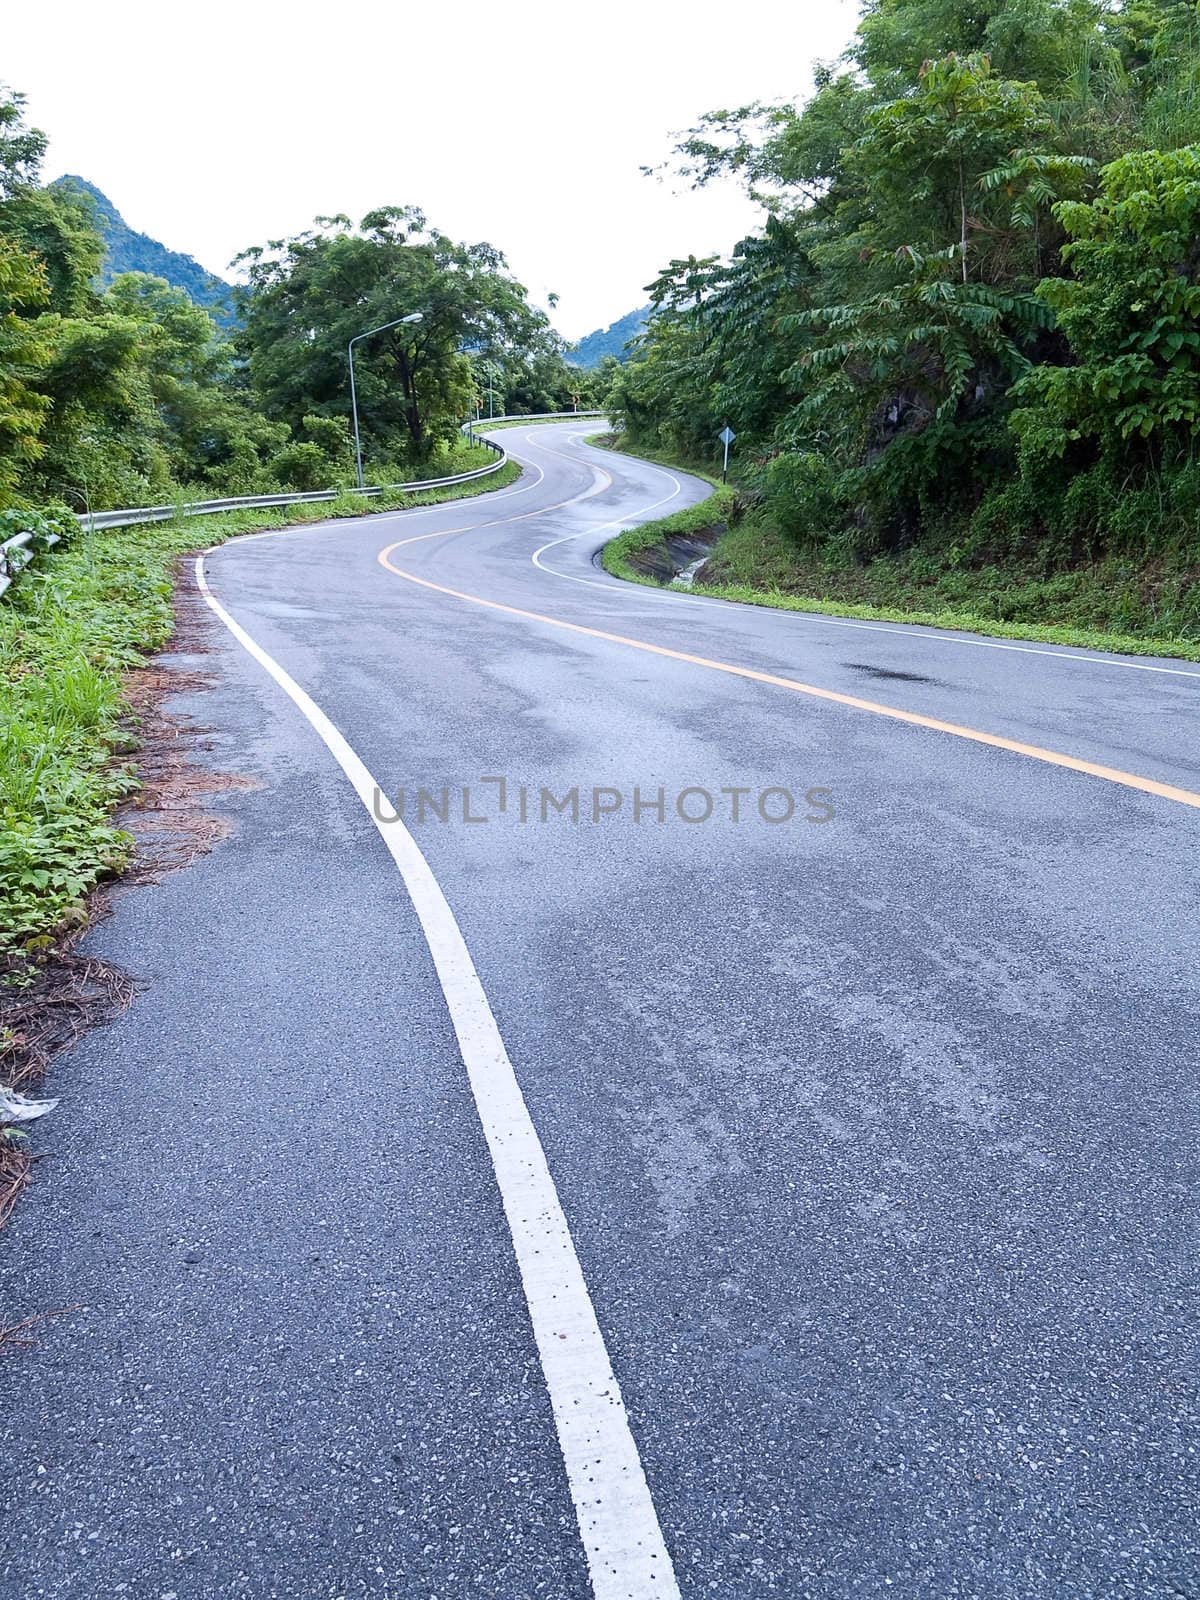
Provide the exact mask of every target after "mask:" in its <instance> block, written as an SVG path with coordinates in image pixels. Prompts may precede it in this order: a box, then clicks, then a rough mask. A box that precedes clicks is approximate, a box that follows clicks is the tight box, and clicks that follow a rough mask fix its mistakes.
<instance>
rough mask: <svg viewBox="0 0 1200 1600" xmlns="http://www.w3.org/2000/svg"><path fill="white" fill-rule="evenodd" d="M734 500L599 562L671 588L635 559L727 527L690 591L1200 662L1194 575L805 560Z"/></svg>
mask: <svg viewBox="0 0 1200 1600" xmlns="http://www.w3.org/2000/svg"><path fill="white" fill-rule="evenodd" d="M607 440H608V436H606V435H601V434H597V435H593V436H592V438H591V439H590V440H589V441H588V442H589V443H594V444H599V445H602V446H606V447H608V448H612V446H611V445H609V444H608V442H607ZM622 449H623V450H625V451H626V453H628V454H631V455H636V456H639V457H641V458H643V459H645V460H647V461H658V462H661V463H662V464H664V465H671V466H675V467H679V468H681V469H682V470H684V471H687V472H690V473H692V474H693V475H694V476H700V477H706V478H708V481H709V482H710V483H714V484H716V480H715V479H714V478H712V477H711V476H710V475H709V474H708V473H706V472H704V471H702V470H700V469H698V468H697V467H695V466H694V465H690V464H688V463H685V462H679V461H671V460H669V459H668V458H666V457H664V456H662V455H660V454H658V453H656V452H651V451H643V450H628V447H627V446H622ZM735 505H736V493H735V491H734V490H733V489H732V488H723V487H722V486H721V485H720V484H716V489H715V492H714V493H713V494H712V495H711V496H710V497H709V498H708V499H707V500H704V501H702V502H701V503H700V504H699V505H696V506H691V507H689V508H688V509H687V510H686V511H682V512H676V513H675V515H674V516H671V517H665V518H662V519H661V520H660V521H657V522H647V523H643V524H642V526H641V527H639V528H631V529H629V530H628V531H627V532H625V533H622V534H620V535H619V536H618V537H617V538H616V539H613V540H612V541H611V542H610V543H609V544H607V545H606V546H605V547H604V551H603V553H602V557H601V559H602V561H603V564H604V567H605V569H606V571H608V572H611V573H612V574H613V575H614V576H615V577H618V578H624V579H626V580H627V581H629V582H631V583H642V584H648V585H650V586H652V587H656V588H664V587H667V586H666V585H664V584H661V583H660V582H659V581H658V580H657V579H656V578H654V577H650V576H648V575H647V574H645V573H642V572H639V571H637V570H636V569H635V568H634V567H632V566H631V565H630V562H629V558H630V556H632V555H636V554H637V552H639V551H642V550H648V549H651V548H653V547H654V546H655V545H657V544H660V543H661V542H662V541H663V540H664V539H666V538H667V537H669V536H670V535H671V534H687V533H692V534H694V533H700V532H703V531H705V530H706V529H710V528H714V527H721V528H722V533H721V537H720V540H719V542H718V543H717V545H716V547H715V549H714V552H713V556H712V558H711V559H710V561H709V564H708V566H707V568H706V569H705V582H704V583H695V584H693V586H692V589H691V590H690V591H689V592H690V593H693V594H703V595H706V596H709V597H711V598H713V599H716V600H734V601H738V602H740V603H741V604H743V605H754V606H770V607H773V608H775V609H777V610H781V611H808V612H813V613H816V614H817V615H821V616H832V617H852V618H855V619H858V620H861V621H869V622H899V623H910V624H915V625H918V626H921V627H927V628H944V629H947V630H948V631H952V632H965V633H981V634H988V635H991V636H992V637H993V638H999V639H1027V640H1030V641H1032V642H1034V643H1040V644H1060V645H1068V646H1072V647H1075V648H1078V649H1084V650H1103V651H1106V652H1109V653H1112V654H1116V655H1140V656H1165V657H1169V658H1173V659H1177V660H1183V661H1200V637H1198V636H1197V635H1196V631H1195V630H1196V623H1195V620H1194V612H1193V609H1192V607H1193V605H1194V600H1189V596H1194V595H1195V593H1196V589H1197V581H1198V580H1197V576H1196V574H1194V573H1190V572H1187V571H1182V570H1181V571H1179V572H1173V571H1167V572H1155V571H1153V570H1152V569H1151V566H1150V565H1149V564H1147V565H1146V566H1143V567H1137V566H1135V565H1134V564H1132V563H1131V562H1130V561H1129V560H1128V559H1124V560H1118V559H1116V558H1113V559H1111V560H1109V561H1106V562H1101V563H1096V564H1094V565H1093V566H1091V567H1083V568H1079V569H1076V570H1075V571H1072V572H1063V573H1058V574H1054V575H1052V576H1050V577H1046V576H1045V575H1042V574H1037V573H1033V572H1022V571H1016V570H1008V569H1003V570H1002V569H999V568H995V567H991V568H988V567H985V568H981V569H979V570H976V571H971V570H963V569H961V568H957V567H954V566H952V565H950V564H949V563H948V562H946V561H945V559H944V558H943V559H941V560H939V559H938V558H936V557H933V556H930V555H928V554H923V553H921V552H919V551H914V552H910V553H909V555H908V556H907V557H905V558H900V559H895V560H887V561H875V562H872V563H870V564H869V565H868V566H865V567H837V566H830V565H824V564H821V563H819V562H817V561H815V560H814V561H811V562H805V561H803V560H802V559H801V557H800V556H799V555H798V553H797V552H796V550H795V548H794V546H792V545H791V544H790V542H789V541H788V540H787V539H786V538H785V537H784V536H783V535H782V534H780V533H779V531H778V530H777V529H775V528H773V527H771V525H770V524H769V523H768V522H766V521H765V519H764V518H763V516H762V514H761V513H758V514H752V515H749V516H745V517H742V518H741V519H737V520H735V519H734V518H733V517H732V515H731V513H732V512H733V510H734V508H735Z"/></svg>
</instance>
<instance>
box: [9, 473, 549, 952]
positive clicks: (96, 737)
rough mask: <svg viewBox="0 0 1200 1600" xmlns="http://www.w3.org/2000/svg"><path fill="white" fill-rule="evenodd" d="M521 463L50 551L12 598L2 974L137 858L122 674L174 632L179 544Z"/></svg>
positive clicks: (480, 484) (420, 497) (500, 479)
mask: <svg viewBox="0 0 1200 1600" xmlns="http://www.w3.org/2000/svg"><path fill="white" fill-rule="evenodd" d="M519 475H520V469H519V468H518V467H517V466H516V465H515V463H512V462H509V463H507V464H506V465H505V466H504V467H503V468H502V469H501V470H500V471H499V472H496V473H493V474H492V475H491V476H489V477H487V478H482V479H478V480H476V481H475V482H473V483H470V484H463V485H458V486H455V487H451V488H444V489H430V490H421V491H417V492H414V493H411V494H396V493H392V494H384V495H380V496H378V497H377V498H375V499H372V500H369V501H366V502H364V501H363V500H362V499H360V498H359V497H358V496H356V495H349V494H347V495H342V496H340V497H339V498H338V499H337V500H334V501H332V502H324V503H318V504H315V505H314V504H307V505H295V506H284V507H276V508H273V509H270V510H261V511H252V510H247V511H237V512H225V513H221V514H219V515H215V516H203V517H182V516H180V517H176V518H174V519H173V520H171V521H169V522H158V523H148V524H143V525H141V526H139V527H132V528H114V529H111V530H108V531H98V532H95V533H92V534H89V535H84V534H77V535H76V536H75V537H73V538H72V539H71V541H70V543H69V544H67V545H65V546H59V547H57V548H56V549H55V550H54V551H52V552H50V553H48V554H45V555H42V556H39V558H38V561H37V564H36V565H35V566H34V567H32V568H30V570H29V571H28V572H26V573H25V574H24V576H23V577H22V578H21V579H20V581H19V582H18V583H17V584H16V585H15V586H14V587H13V589H12V590H11V591H10V592H9V593H8V594H7V595H6V596H5V597H4V599H3V601H0V976H3V977H6V978H7V980H8V982H9V983H12V982H20V981H22V979H24V978H27V977H28V976H29V975H30V974H31V972H32V970H33V968H34V967H35V965H36V963H37V961H38V960H39V959H40V958H41V957H42V956H43V955H44V954H45V952H47V951H49V950H50V949H51V948H52V947H53V945H54V944H55V942H56V940H57V938H58V937H59V935H60V934H61V933H62V932H63V931H64V930H65V929H68V928H70V927H71V926H72V925H73V924H78V923H79V922H80V921H82V920H83V918H84V916H85V914H86V913H85V899H86V896H87V894H88V892H89V891H90V890H91V889H92V888H93V887H94V886H95V885H96V883H97V882H98V881H99V880H100V879H101V878H103V877H104V876H106V875H107V874H110V873H112V872H115V871H117V870H118V869H119V868H120V867H121V866H122V865H123V864H124V862H125V861H126V859H127V858H128V854H129V849H130V845H131V841H130V839H129V838H128V836H127V835H126V834H124V833H122V832H121V831H120V830H119V829H117V828H115V827H114V826H113V825H112V821H111V817H112V812H113V810H114V808H115V807H116V805H117V804H118V803H119V802H120V801H121V800H122V799H123V798H124V797H125V796H126V795H128V794H129V793H130V792H131V791H132V790H133V789H134V788H136V786H137V775H136V769H135V767H134V765H133V763H132V762H131V760H130V759H129V758H130V756H131V755H132V754H133V752H134V750H135V749H136V742H135V736H134V731H133V730H131V728H130V725H129V714H128V707H127V705H126V703H125V700H124V697H123V692H122V677H123V675H124V674H125V673H126V672H128V671H129V670H130V669H131V668H133V667H135V666H137V665H138V664H139V663H140V662H141V661H142V659H143V658H144V657H145V655H146V654H148V653H149V652H152V651H154V650H157V649H160V648H161V647H162V646H163V645H164V644H165V643H166V642H167V640H168V639H169V638H170V635H171V628H172V606H171V596H172V589H173V568H174V563H175V559H176V557H178V556H179V555H181V554H183V553H184V552H186V551H189V550H195V549H197V548H198V547H201V546H204V545H210V544H219V543H222V542H223V541H224V540H226V539H231V538H234V537H236V536H237V535H238V534H240V533H251V532H259V531H262V530H265V529H270V528H282V527H288V526H291V525H293V524H298V523H306V522H317V521H323V520H325V519H327V518H330V517H350V516H354V517H361V516H363V515H364V514H369V513H371V512H376V511H395V510H401V509H406V508H408V507H409V506H419V505H435V504H437V503H439V502H440V501H443V500H456V499H462V498H466V497H469V496H473V495H477V494H483V493H486V492H488V491H490V490H493V489H499V488H502V487H503V486H504V485H505V484H508V483H511V482H512V481H513V480H514V479H515V478H517V477H518V476H519Z"/></svg>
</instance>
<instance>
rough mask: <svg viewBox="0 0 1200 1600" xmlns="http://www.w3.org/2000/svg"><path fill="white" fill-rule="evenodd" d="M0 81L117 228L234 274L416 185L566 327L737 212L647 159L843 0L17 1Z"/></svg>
mask: <svg viewBox="0 0 1200 1600" xmlns="http://www.w3.org/2000/svg"><path fill="white" fill-rule="evenodd" d="M5 11H6V13H7V14H6V16H5V18H4V24H3V34H2V38H0V79H2V80H3V81H5V82H7V83H8V84H10V85H11V86H12V87H13V88H15V89H19V90H21V91H23V92H24V93H25V94H26V96H27V97H28V108H27V109H28V114H29V119H30V121H31V122H32V123H33V124H34V126H36V127H40V128H43V129H44V130H45V131H46V132H47V133H48V134H49V135H50V150H49V154H48V157H47V162H46V169H45V176H46V178H47V179H50V178H54V177H57V176H58V175H59V174H60V173H63V172H76V173H78V174H79V175H80V176H81V177H84V178H87V179H89V180H90V181H91V182H92V183H94V184H96V185H97V186H98V187H99V188H100V189H102V190H103V191H104V192H105V194H107V195H108V196H109V198H110V199H111V200H112V201H113V203H114V204H115V205H116V207H117V209H118V210H119V211H120V212H121V213H122V214H123V215H124V217H125V219H126V221H127V222H129V223H130V225H131V226H132V227H134V228H139V229H141V230H142V231H143V232H146V233H149V234H151V235H152V236H153V237H154V238H156V239H160V240H162V242H163V243H164V244H166V245H167V246H169V247H170V248H171V249H174V250H183V251H186V252H187V253H188V254H189V255H193V256H195V257H196V259H197V260H198V261H200V262H201V263H202V264H203V265H204V266H206V267H207V268H208V269H209V270H210V271H213V272H217V273H220V274H221V275H222V276H226V277H228V276H231V274H230V273H229V269H228V263H229V261H230V259H231V258H232V257H233V256H234V255H235V254H236V253H237V252H238V251H239V250H241V249H243V248H244V247H245V246H247V245H252V244H260V243H263V242H264V241H265V240H267V239H268V238H277V237H279V236H281V235H285V234H288V233H293V232H297V231H298V230H300V229H301V228H304V227H306V226H307V225H308V224H309V223H310V222H311V221H312V218H313V217H314V216H316V215H318V214H328V213H331V212H343V211H344V212H347V213H348V214H349V215H350V216H351V217H352V218H353V219H354V220H355V221H357V220H358V219H359V218H360V217H361V216H362V215H363V214H364V213H365V212H367V211H369V210H371V209H372V208H373V207H374V206H377V205H387V204H398V205H418V206H420V207H421V208H422V209H423V210H424V211H425V213H426V215H427V216H428V217H429V219H430V221H431V222H433V223H434V224H435V225H436V226H438V227H440V228H442V229H443V230H444V231H445V232H446V233H449V234H451V235H452V236H454V237H455V238H460V239H463V240H466V241H467V242H471V243H473V242H475V241H477V240H480V239H486V240H488V241H489V242H490V243H491V244H494V245H496V246H497V247H498V248H499V249H501V250H502V251H504V253H505V255H506V256H507V257H508V260H509V265H510V267H511V268H512V270H513V272H514V273H515V275H516V276H517V277H518V278H520V279H521V281H522V282H524V283H526V284H527V285H528V286H529V288H530V291H531V293H532V295H533V297H534V299H535V300H537V301H538V302H539V303H542V304H544V303H545V297H546V294H547V293H548V292H549V291H551V290H553V291H557V293H558V294H559V295H560V296H561V301H560V304H559V307H558V310H557V312H556V313H554V314H553V317H554V321H555V323H556V325H557V326H558V327H559V329H560V330H561V331H562V332H563V333H564V334H565V335H566V336H567V337H568V338H579V337H580V336H581V335H583V334H584V333H587V332H589V331H590V330H591V329H592V328H595V327H600V326H606V325H607V324H608V323H610V322H612V321H614V320H615V319H616V318H617V317H619V316H623V315H624V313H625V312H626V311H630V310H632V309H633V308H634V307H635V306H638V305H641V304H642V303H643V302H644V299H645V295H644V292H643V286H644V285H645V284H647V283H649V282H650V280H651V279H652V278H653V277H654V276H655V275H656V274H657V272H658V270H659V268H660V267H661V266H664V265H665V264H666V262H667V261H668V260H670V258H671V257H672V256H677V255H687V254H688V253H689V252H691V251H695V252H696V254H697V255H705V254H709V253H711V252H714V251H721V252H725V251H727V250H729V249H730V248H731V247H732V245H733V244H734V243H735V242H736V240H737V239H738V238H739V237H740V236H741V235H742V234H743V233H745V232H746V231H747V230H748V229H749V228H750V227H751V226H753V225H754V223H755V221H756V220H757V219H756V216H755V212H754V209H753V208H752V207H751V206H750V204H749V202H748V201H746V200H745V199H744V198H743V197H742V196H741V194H740V193H739V192H738V191H737V190H736V189H734V188H733V187H732V186H729V185H724V184H722V185H721V186H719V187H718V188H717V189H711V190H706V191H703V192H700V193H689V192H686V191H683V192H680V190H679V186H678V185H677V184H671V183H668V184H661V183H659V182H658V181H656V180H655V179H652V178H646V177H643V176H642V175H641V173H640V171H639V167H640V166H642V165H643V164H645V165H653V164H655V163H657V162H659V161H661V160H662V159H664V158H665V157H666V156H667V154H668V153H669V150H670V146H671V142H672V140H671V135H672V134H673V133H675V132H678V131H681V130H683V129H685V128H688V127H690V126H691V125H692V124H693V123H694V122H695V120H696V119H697V118H698V117H699V116H700V114H701V113H702V112H704V111H708V110H712V109H714V108H716V107H718V106H723V107H729V106H735V105H739V104H742V103H744V102H745V101H748V100H754V99H764V100H769V99H777V98H782V97H791V98H794V97H797V96H802V95H805V94H807V93H808V92H809V90H810V88H811V65H812V63H813V62H814V61H816V60H822V59H829V58H831V57H833V56H835V55H837V54H838V53H839V52H840V51H841V49H842V48H843V47H844V46H845V44H846V42H847V41H848V39H849V37H850V34H851V32H852V30H853V28H854V25H855V21H856V18H857V6H856V5H855V4H854V3H853V0H820V3H818V4H815V5H814V4H799V3H797V0H737V3H733V0H724V3H721V4H717V3H714V0H688V3H686V4H684V3H682V0H657V3H655V0H606V3H604V4H602V5H596V6H589V7H584V6H582V5H577V6H572V5H570V4H565V3H561V0H557V3H556V0H525V3H523V4H519V5H508V6H499V5H495V4H484V3H483V0H451V3H449V4H442V5H431V4H429V3H428V0H426V3H424V4H422V5H420V6H417V5H413V4H411V3H409V0H393V3H391V4H389V3H386V0H349V3H343V4H340V5H329V4H324V5H314V4H312V3H311V0H291V3H281V0H240V3H236V4H235V3H231V0H207V3H205V4H203V5H184V4H180V3H179V0H122V4H120V5H98V4H96V3H95V0H45V3H43V4H42V5H40V6H20V7H17V6H15V5H9V6H6V7H5Z"/></svg>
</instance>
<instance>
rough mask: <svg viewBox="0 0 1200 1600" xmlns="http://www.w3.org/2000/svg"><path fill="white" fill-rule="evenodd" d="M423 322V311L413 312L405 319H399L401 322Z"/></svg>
mask: <svg viewBox="0 0 1200 1600" xmlns="http://www.w3.org/2000/svg"><path fill="white" fill-rule="evenodd" d="M424 320H425V313H424V312H423V311H413V312H410V313H409V315H408V316H407V317H401V318H400V321H401V322H424Z"/></svg>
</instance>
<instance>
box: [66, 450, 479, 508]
mask: <svg viewBox="0 0 1200 1600" xmlns="http://www.w3.org/2000/svg"><path fill="white" fill-rule="evenodd" d="M479 443H480V444H481V445H483V446H484V447H485V448H486V449H488V450H494V451H495V452H496V459H495V461H490V462H489V463H488V464H487V466H486V467H476V468H475V470H474V471H473V472H456V473H453V474H452V475H451V476H450V477H448V478H418V479H416V480H415V482H413V483H383V484H376V485H373V486H369V487H367V488H364V489H312V490H309V491H308V492H306V493H304V494H244V495H232V496H229V497H227V498H226V499H224V500H194V501H191V502H189V503H185V504H181V505H171V506H136V507H134V508H132V509H130V510H127V511H93V512H91V513H81V514H80V517H79V524H80V526H81V527H83V528H128V527H132V526H133V524H134V523H137V522H169V521H170V520H171V518H172V517H177V516H185V517H201V516H207V515H209V514H210V513H212V512H216V511H253V510H256V509H259V508H261V509H263V510H269V509H270V508H271V507H272V506H298V505H317V504H320V503H321V502H322V501H327V500H337V499H339V498H340V497H341V496H342V495H344V494H353V495H362V497H363V498H364V499H366V500H369V499H370V498H371V496H372V495H377V494H395V493H397V492H400V493H403V494H419V493H420V492H421V491H422V490H423V489H449V488H452V487H453V486H454V485H455V484H456V483H471V482H472V481H473V480H474V479H476V478H486V477H489V476H490V475H491V474H492V473H493V472H499V471H500V469H501V467H502V466H503V465H504V464H505V462H506V461H507V460H508V456H507V454H506V453H505V451H504V449H503V447H502V446H501V445H498V444H496V442H495V441H494V440H492V439H480V441H479Z"/></svg>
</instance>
